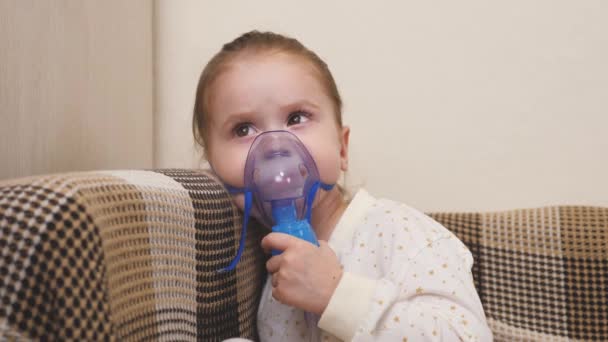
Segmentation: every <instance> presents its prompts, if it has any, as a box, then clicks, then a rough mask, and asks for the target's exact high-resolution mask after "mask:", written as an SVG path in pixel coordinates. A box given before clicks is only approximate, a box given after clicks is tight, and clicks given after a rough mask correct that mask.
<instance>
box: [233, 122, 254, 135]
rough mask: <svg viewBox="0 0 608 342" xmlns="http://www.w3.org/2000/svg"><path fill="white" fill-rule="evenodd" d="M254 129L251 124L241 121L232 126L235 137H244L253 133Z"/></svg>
mask: <svg viewBox="0 0 608 342" xmlns="http://www.w3.org/2000/svg"><path fill="white" fill-rule="evenodd" d="M253 133H254V130H253V128H252V127H251V124H248V123H242V124H238V125H237V126H236V127H235V128H234V134H235V135H236V136H237V137H246V136H248V135H250V134H253Z"/></svg>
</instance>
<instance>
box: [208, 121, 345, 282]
mask: <svg viewBox="0 0 608 342" xmlns="http://www.w3.org/2000/svg"><path fill="white" fill-rule="evenodd" d="M244 183H245V186H244V187H243V188H236V187H233V186H231V185H230V184H225V185H226V188H227V189H228V191H229V192H230V193H232V194H236V193H243V194H244V196H245V205H244V214H243V228H242V233H241V239H240V242H239V248H238V252H237V255H236V256H235V258H234V259H233V260H232V262H231V263H230V265H228V266H227V267H226V268H224V269H222V270H220V272H225V271H231V270H233V269H234V268H235V267H236V265H237V263H238V262H239V260H240V258H241V255H242V253H243V249H244V247H245V234H246V233H247V224H248V222H249V218H250V216H251V214H252V211H253V212H255V216H256V218H258V219H259V221H260V222H261V223H262V224H264V225H265V226H267V227H272V231H273V232H280V233H286V234H290V235H292V236H295V237H298V238H300V239H303V240H306V241H308V242H310V243H313V244H315V245H317V246H318V245H319V243H318V242H317V238H316V235H315V233H314V230H313V229H312V227H311V225H310V217H311V211H312V205H313V201H314V199H315V196H316V194H317V192H318V190H319V188H321V189H323V190H326V191H329V190H331V189H332V188H333V185H330V184H325V183H323V182H321V180H320V177H319V171H318V170H317V166H316V164H315V161H314V159H313V158H312V156H311V155H310V153H309V152H308V150H307V149H306V147H305V146H304V144H302V142H301V141H300V140H299V139H298V138H297V137H296V136H295V135H294V134H293V133H290V132H288V131H283V130H281V131H268V132H264V133H261V134H260V135H258V136H257V137H256V138H255V140H254V141H253V143H252V144H251V147H250V148H249V154H248V155H247V161H246V162H245V172H244ZM272 253H273V254H274V255H276V254H279V253H280V252H279V251H273V252H272Z"/></svg>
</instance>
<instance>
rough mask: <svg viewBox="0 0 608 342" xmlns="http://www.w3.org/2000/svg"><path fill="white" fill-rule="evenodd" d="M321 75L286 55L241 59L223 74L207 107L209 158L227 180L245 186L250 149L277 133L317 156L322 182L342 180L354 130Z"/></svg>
mask: <svg viewBox="0 0 608 342" xmlns="http://www.w3.org/2000/svg"><path fill="white" fill-rule="evenodd" d="M318 77H320V76H319V74H318V73H317V72H316V70H315V69H314V68H313V66H312V64H310V63H308V62H307V61H305V60H304V59H303V58H301V57H297V56H293V55H290V54H286V53H258V54H247V55H245V56H237V57H236V59H235V60H234V61H231V62H230V64H229V66H228V67H227V68H225V69H224V70H223V71H222V72H221V73H220V74H219V76H218V77H217V78H216V79H215V81H214V82H213V84H212V85H211V89H210V96H209V98H208V99H209V100H208V103H207V104H208V113H209V121H208V122H209V130H208V131H207V132H208V134H207V157H208V160H209V163H210V164H211V166H212V167H213V169H214V170H215V172H216V173H217V174H218V176H219V177H220V178H221V179H222V180H223V181H224V182H226V183H228V184H230V185H232V186H236V187H243V186H244V180H243V170H244V168H245V161H246V159H247V153H248V152H249V147H250V146H251V144H252V142H253V140H254V139H255V137H256V136H257V135H258V134H260V133H262V132H265V131H271V130H287V131H290V132H291V133H293V134H295V135H296V136H297V137H298V138H299V139H300V140H301V141H302V143H303V144H304V145H305V146H306V148H307V149H308V151H309V152H310V154H311V155H312V157H313V158H314V160H315V163H316V164H317V168H318V169H319V174H320V177H321V181H322V182H324V183H328V184H335V183H336V182H337V181H338V178H339V176H340V173H341V171H346V169H347V162H348V136H349V130H348V128H347V127H338V124H337V122H336V118H335V114H334V106H333V105H332V102H331V100H330V98H329V96H328V95H327V94H326V91H325V89H324V88H323V86H322V83H321V82H320V80H319V79H318ZM240 197H241V198H237V205H238V206H239V207H241V209H242V196H240Z"/></svg>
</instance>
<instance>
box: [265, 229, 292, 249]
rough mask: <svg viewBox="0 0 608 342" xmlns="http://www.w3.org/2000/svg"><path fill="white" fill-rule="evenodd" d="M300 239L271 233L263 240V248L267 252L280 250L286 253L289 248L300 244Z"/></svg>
mask: <svg viewBox="0 0 608 342" xmlns="http://www.w3.org/2000/svg"><path fill="white" fill-rule="evenodd" d="M299 242H300V239H298V238H297V237H295V236H291V235H288V234H283V233H270V234H268V235H266V236H265V237H264V238H263V239H262V248H263V249H264V250H265V251H270V250H273V249H274V250H278V251H284V250H286V249H287V248H289V247H291V246H293V245H295V244H298V243H299Z"/></svg>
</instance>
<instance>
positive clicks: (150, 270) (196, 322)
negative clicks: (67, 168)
mask: <svg viewBox="0 0 608 342" xmlns="http://www.w3.org/2000/svg"><path fill="white" fill-rule="evenodd" d="M240 227H241V218H240V215H239V213H238V210H237V209H236V208H235V207H234V206H233V205H232V202H231V200H230V197H229V196H228V194H227V193H226V192H225V190H224V189H223V188H222V186H221V185H219V183H218V182H217V181H215V180H214V179H213V178H212V177H211V176H210V175H209V174H207V173H205V172H202V171H194V170H155V171H134V170H132V171H109V172H83V173H72V174H58V175H50V176H40V177H32V178H27V179H18V180H11V181H5V182H2V183H0V340H5V339H15V340H22V339H35V340H37V339H40V338H42V339H45V340H79V341H94V340H120V341H131V340H133V341H136V340H137V341H142V340H205V341H213V340H222V339H224V338H229V337H234V336H244V337H248V338H252V339H255V338H256V337H257V332H256V326H255V315H256V310H257V305H258V301H259V296H260V295H259V294H260V292H261V288H262V285H263V281H264V280H265V270H264V261H265V260H264V255H263V253H262V251H261V249H260V247H259V241H260V239H261V230H260V229H259V227H258V229H256V228H253V227H252V229H250V230H249V231H250V233H249V234H248V239H247V242H246V249H245V253H244V255H243V258H242V261H241V262H240V263H239V265H238V266H237V269H236V271H233V272H228V273H221V274H220V273H217V272H216V271H217V270H218V269H220V268H222V267H224V266H226V265H228V263H229V262H230V260H231V259H232V258H233V256H234V255H235V253H236V249H237V247H238V240H239V238H240Z"/></svg>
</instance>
